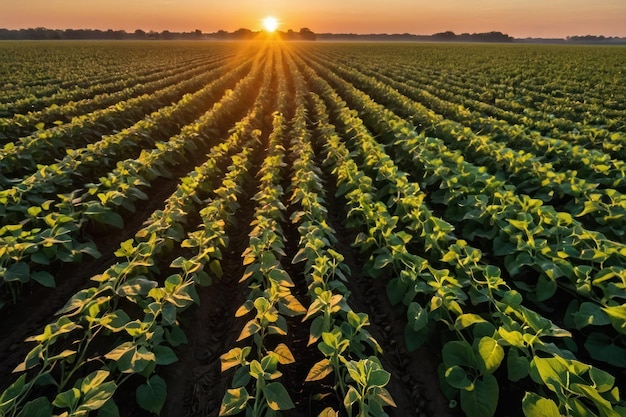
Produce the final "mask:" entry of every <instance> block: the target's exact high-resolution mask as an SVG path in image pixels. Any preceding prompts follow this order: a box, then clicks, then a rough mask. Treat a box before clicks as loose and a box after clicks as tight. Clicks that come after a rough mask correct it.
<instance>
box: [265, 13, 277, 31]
mask: <svg viewBox="0 0 626 417" xmlns="http://www.w3.org/2000/svg"><path fill="white" fill-rule="evenodd" d="M263 27H264V28H265V30H266V31H268V32H274V31H275V30H276V29H277V28H278V19H276V18H275V17H274V16H267V17H266V18H264V19H263Z"/></svg>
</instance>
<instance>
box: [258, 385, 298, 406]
mask: <svg viewBox="0 0 626 417" xmlns="http://www.w3.org/2000/svg"><path fill="white" fill-rule="evenodd" d="M263 394H264V395H265V400H266V401H267V405H268V406H269V407H270V408H271V409H272V410H275V411H278V410H290V409H292V408H295V405H294V404H293V402H292V401H291V398H289V393H287V390H286V389H285V387H284V386H283V385H282V384H281V383H280V382H270V383H269V384H267V385H266V386H264V387H263Z"/></svg>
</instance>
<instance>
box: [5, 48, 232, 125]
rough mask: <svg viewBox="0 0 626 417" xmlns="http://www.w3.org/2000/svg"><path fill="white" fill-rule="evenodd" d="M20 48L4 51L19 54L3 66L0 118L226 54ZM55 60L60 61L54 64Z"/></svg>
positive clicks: (115, 88) (124, 85) (120, 87)
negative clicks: (137, 77)
mask: <svg viewBox="0 0 626 417" xmlns="http://www.w3.org/2000/svg"><path fill="white" fill-rule="evenodd" d="M15 46H16V47H14V48H12V47H11V45H3V48H2V50H0V53H3V54H7V53H9V54H10V55H11V58H13V59H12V60H11V61H9V62H5V64H4V65H3V69H4V70H5V71H4V73H3V79H4V81H5V84H4V87H5V88H3V90H2V93H0V103H2V104H0V117H11V116H18V117H19V116H20V115H23V116H28V114H29V113H36V112H39V111H40V110H43V109H45V108H48V107H55V106H62V105H64V104H66V103H68V102H70V101H74V102H79V101H82V100H84V99H90V98H91V97H94V96H96V95H100V94H107V93H111V92H113V91H118V90H123V89H125V88H128V87H131V86H133V85H134V84H135V81H134V80H133V78H135V77H136V76H137V75H139V76H141V77H142V79H145V80H150V79H151V77H152V76H157V77H158V76H159V75H165V74H167V73H169V72H170V71H171V70H172V69H174V68H176V67H179V68H182V67H190V66H194V65H196V64H197V63H199V62H202V61H204V60H206V58H214V57H215V56H217V55H221V54H222V53H223V51H219V47H218V48H211V49H209V50H206V49H205V50H204V51H200V50H198V49H196V51H189V50H185V48H167V47H163V46H161V47H158V46H155V47H152V48H145V49H142V48H139V47H137V46H136V45H135V46H133V45H126V46H123V47H122V48H111V46H112V44H110V45H104V44H101V45H98V48H89V47H84V46H81V47H79V48H73V47H72V46H69V47H68V45H60V44H57V45H54V46H53V47H51V48H49V49H47V50H45V51H42V48H40V47H38V46H36V45H32V44H31V45H28V46H27V45H23V46H22V47H20V46H19V45H15ZM168 49H169V50H168ZM190 52H192V53H190ZM106 55H109V56H108V57H107V56H106ZM53 59H56V60H57V61H56V62H55V63H54V64H51V60H53ZM142 82H143V81H142Z"/></svg>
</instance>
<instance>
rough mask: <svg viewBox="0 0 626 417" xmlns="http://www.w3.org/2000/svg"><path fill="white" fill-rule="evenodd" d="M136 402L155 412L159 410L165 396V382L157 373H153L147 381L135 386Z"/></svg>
mask: <svg viewBox="0 0 626 417" xmlns="http://www.w3.org/2000/svg"><path fill="white" fill-rule="evenodd" d="M136 394H137V404H139V406H140V407H141V408H143V409H144V410H147V411H150V412H152V413H155V414H159V413H160V412H161V408H163V405H164V404H165V399H166V398H167V384H166V383H165V380H164V379H163V378H161V377H160V376H158V375H153V376H152V377H151V378H150V379H149V380H148V382H147V383H145V384H142V385H140V386H139V387H138V388H137V393H136Z"/></svg>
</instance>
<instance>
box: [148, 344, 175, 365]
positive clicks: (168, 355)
mask: <svg viewBox="0 0 626 417" xmlns="http://www.w3.org/2000/svg"><path fill="white" fill-rule="evenodd" d="M154 355H155V356H156V364H157V365H171V364H173V363H174V362H177V361H178V357H177V356H176V353H174V350H172V348H170V347H168V346H164V345H157V346H155V347H154Z"/></svg>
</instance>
